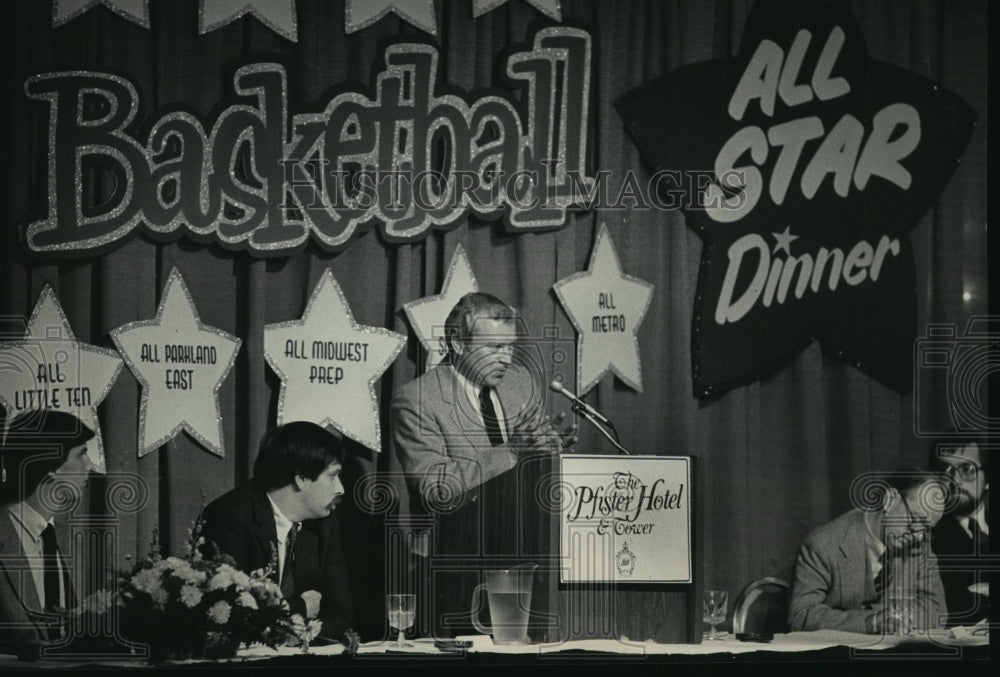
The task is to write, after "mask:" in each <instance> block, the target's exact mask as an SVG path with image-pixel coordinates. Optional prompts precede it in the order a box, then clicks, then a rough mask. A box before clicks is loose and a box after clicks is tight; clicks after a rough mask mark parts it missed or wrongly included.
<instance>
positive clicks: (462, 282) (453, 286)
mask: <svg viewBox="0 0 1000 677" xmlns="http://www.w3.org/2000/svg"><path fill="white" fill-rule="evenodd" d="M475 291H479V285H478V284H477V283H476V275H475V273H473V272H472V264H471V263H469V257H468V255H467V254H466V253H465V249H464V248H463V247H462V245H458V247H456V248H455V253H454V254H453V255H452V257H451V263H450V264H449V265H448V272H447V274H445V277H444V284H442V285H441V293H440V294H435V295H434V296H425V297H424V298H421V299H417V300H416V301H410V302H409V303H404V304H403V310H404V311H406V316H407V317H408V318H409V319H410V325H411V326H412V327H413V331H415V332H416V334H417V338H418V339H420V345H422V346H423V348H424V350H426V351H427V361H426V364H425V365H424V368H425V370H427V369H430V368H431V367H433V366H435V365H436V364H438V363H439V362H441V360H442V359H444V356H445V354H446V351H445V349H444V345H443V339H444V322H445V320H446V319H448V313H449V312H451V309H452V308H454V307H455V304H456V303H458V300H459V299H460V298H462V297H463V296H465V295H466V294H468V293H470V292H475Z"/></svg>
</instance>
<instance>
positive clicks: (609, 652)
mask: <svg viewBox="0 0 1000 677" xmlns="http://www.w3.org/2000/svg"><path fill="white" fill-rule="evenodd" d="M458 639H460V640H467V641H468V642H470V646H468V648H465V649H463V650H461V651H442V650H440V649H438V648H436V647H435V645H434V641H433V640H432V639H414V640H410V641H409V644H410V646H409V647H406V648H397V647H396V646H395V645H394V642H392V641H375V642H367V643H364V644H362V645H361V646H360V647H359V648H358V650H357V651H356V652H353V653H348V652H346V651H345V650H344V647H343V646H341V645H337V644H334V645H329V646H318V647H310V649H309V650H308V652H303V651H302V650H301V649H298V648H291V647H285V648H279V649H271V648H268V647H262V646H260V647H258V646H255V647H249V648H244V649H241V650H240V651H239V653H238V654H237V656H236V657H235V658H231V659H226V660H223V661H212V663H213V664H214V666H215V667H220V668H239V667H241V666H242V667H259V666H261V665H262V663H260V662H264V663H263V665H266V666H267V667H269V668H270V667H279V666H280V667H289V668H294V667H297V666H300V667H318V666H322V665H324V664H330V665H336V666H340V667H348V666H351V665H352V664H356V665H357V666H359V667H360V666H363V665H375V664H389V662H390V661H392V662H393V664H396V665H401V664H406V665H409V664H414V665H419V664H426V665H434V664H442V665H444V664H447V663H454V662H456V661H466V662H468V664H469V665H470V667H474V666H476V665H489V664H492V663H503V664H505V665H526V666H527V665H531V664H539V663H554V662H563V661H565V662H575V661H586V660H590V659H593V658H594V657H602V658H606V659H612V660H614V659H619V660H622V661H629V662H635V661H643V660H646V661H651V662H669V663H683V662H687V663H698V662H709V663H711V662H714V663H718V662H741V661H745V662H778V663H782V662H790V661H799V660H806V661H850V660H856V661H864V660H879V659H883V658H893V659H898V660H906V659H912V660H939V661H945V660H985V659H988V658H989V636H988V634H986V635H983V634H975V635H973V634H965V633H959V635H958V636H955V633H954V632H951V631H947V630H935V631H932V632H931V633H929V634H923V635H914V636H903V637H898V636H877V635H862V634H856V633H850V632H839V631H833V630H820V631H816V632H792V633H787V634H777V635H775V636H774V637H773V639H771V640H770V641H767V642H745V641H740V640H738V639H736V638H734V637H733V636H732V635H731V634H727V635H723V636H722V637H721V639H718V640H714V641H710V640H705V641H703V642H702V643H701V644H658V643H655V642H651V641H645V642H643V641H634V640H630V639H628V638H624V637H623V638H620V639H617V640H614V639H588V640H576V641H569V642H558V643H548V644H529V645H507V646H498V645H496V644H494V643H493V641H492V639H491V638H490V637H489V636H486V635H475V636H467V637H459V638H458ZM206 662H207V661H197V660H190V661H178V662H170V663H169V664H168V666H169V667H172V668H173V667H183V666H185V665H190V666H199V665H200V666H204V665H205V663H206ZM272 662H273V663H272ZM57 665H58V666H59V667H88V666H89V667H94V666H107V667H119V668H130V667H132V668H136V667H148V665H147V663H146V662H145V661H143V660H140V659H138V658H134V659H130V658H128V657H123V658H115V659H108V658H100V659H96V660H88V659H87V658H86V657H78V658H76V659H59V660H55V659H51V658H43V659H42V660H39V661H37V662H24V661H18V660H17V658H16V657H14V656H10V655H4V654H0V670H2V669H7V668H14V667H16V668H21V669H25V668H29V669H30V668H32V667H38V668H46V667H55V666H57Z"/></svg>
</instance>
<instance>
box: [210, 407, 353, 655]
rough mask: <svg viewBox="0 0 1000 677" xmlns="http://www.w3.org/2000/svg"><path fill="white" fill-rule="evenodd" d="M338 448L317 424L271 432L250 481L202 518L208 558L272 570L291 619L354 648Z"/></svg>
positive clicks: (300, 424) (247, 568) (212, 505)
mask: <svg viewBox="0 0 1000 677" xmlns="http://www.w3.org/2000/svg"><path fill="white" fill-rule="evenodd" d="M343 460H344V450H343V447H342V445H341V442H340V440H339V439H338V438H337V437H335V436H334V435H333V434H331V433H330V432H329V431H327V430H325V429H323V428H321V427H320V426H318V425H316V424H314V423H308V422H305V421H296V422H293V423H286V424H285V425H282V426H278V427H277V428H274V429H273V430H271V431H269V432H268V433H267V434H266V435H265V436H264V439H263V440H262V441H261V444H260V451H259V453H258V454H257V459H256V461H255V462H254V468H253V480H252V481H251V482H250V483H249V484H246V485H244V486H241V487H237V488H236V489H233V490H232V491H230V492H229V493H227V494H224V495H222V496H220V497H219V498H217V499H215V500H214V501H212V502H211V503H210V504H208V505H207V506H206V507H205V510H204V512H203V513H202V520H203V526H202V535H203V536H204V538H205V546H204V548H205V552H206V554H207V555H211V554H214V553H215V552H216V549H218V551H221V552H222V553H224V554H226V555H229V556H231V557H232V558H233V559H234V560H236V568H237V569H239V570H241V571H244V572H250V571H254V570H257V569H262V568H265V567H268V566H270V567H272V570H273V574H272V576H273V578H274V580H275V581H276V582H278V583H279V585H280V587H281V591H282V594H284V596H285V598H286V599H287V600H288V603H289V606H290V607H291V610H292V612H293V613H298V614H301V615H302V616H303V617H304V618H306V619H313V618H318V619H319V620H320V621H322V623H323V628H322V630H321V631H320V637H321V638H323V639H326V640H331V641H339V642H342V643H344V644H345V645H347V646H349V647H351V646H354V645H356V643H357V635H356V633H354V631H353V630H352V629H351V627H352V625H353V622H354V619H353V606H352V602H351V587H350V582H349V580H348V573H347V561H346V559H345V557H344V550H343V547H342V545H341V542H340V527H339V524H338V520H337V517H336V515H335V514H334V509H335V506H336V504H337V503H338V502H339V501H340V497H341V496H342V495H343V493H344V486H343V484H341V482H340V470H341V466H342V463H343Z"/></svg>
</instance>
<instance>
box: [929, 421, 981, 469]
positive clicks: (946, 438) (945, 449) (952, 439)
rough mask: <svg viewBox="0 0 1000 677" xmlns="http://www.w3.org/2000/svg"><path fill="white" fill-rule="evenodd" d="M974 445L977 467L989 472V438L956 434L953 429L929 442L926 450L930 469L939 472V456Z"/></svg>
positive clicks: (940, 463) (940, 462)
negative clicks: (976, 451) (976, 452)
mask: <svg viewBox="0 0 1000 677" xmlns="http://www.w3.org/2000/svg"><path fill="white" fill-rule="evenodd" d="M970 444H975V445H976V446H977V447H978V448H979V465H980V466H982V468H983V470H984V471H985V472H986V473H989V471H990V454H989V448H988V447H989V438H988V437H987V436H986V435H984V434H975V433H964V434H963V433H958V432H957V431H955V430H954V429H953V428H952V429H950V430H947V431H945V434H944V435H942V436H941V437H936V438H934V439H932V440H931V442H930V449H928V454H929V457H930V458H929V462H930V466H929V467H930V468H931V469H932V470H941V469H942V468H941V465H942V461H941V454H953V453H955V452H956V451H957V450H958V449H960V448H961V447H967V446H969V445H970Z"/></svg>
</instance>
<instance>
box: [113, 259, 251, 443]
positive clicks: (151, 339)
mask: <svg viewBox="0 0 1000 677" xmlns="http://www.w3.org/2000/svg"><path fill="white" fill-rule="evenodd" d="M111 338H112V340H114V342H115V345H116V346H117V347H118V351H119V352H120V353H121V354H122V357H123V358H124V359H125V363H126V364H127V365H128V368H129V369H130V370H131V371H132V373H133V374H134V375H135V378H136V380H137V381H139V383H140V384H141V385H142V402H141V404H140V406H139V457H140V458H141V457H142V456H145V455H146V454H148V453H149V452H151V451H153V450H154V449H156V448H157V447H159V446H162V445H163V444H165V443H166V442H167V441H168V440H170V439H172V438H173V437H174V436H175V435H177V434H178V433H179V432H180V431H181V430H186V431H187V432H188V434H189V435H191V437H192V438H194V439H195V440H197V441H198V442H199V443H200V444H201V445H202V446H204V447H205V448H206V449H208V450H209V451H211V452H212V453H213V454H215V455H217V456H224V455H225V445H224V444H223V441H222V412H221V410H220V409H219V388H221V387H222V381H223V380H225V378H226V375H227V374H228V373H229V370H230V369H231V368H232V366H233V362H234V361H235V360H236V354H237V353H238V352H239V349H240V345H241V343H242V342H241V341H240V339H238V338H236V337H235V336H231V335H230V334H227V333H226V332H224V331H222V330H220V329H216V328H215V327H209V326H206V325H204V324H202V323H201V320H200V319H199V317H198V312H197V310H196V309H195V306H194V301H193V300H192V299H191V293H190V292H189V291H188V288H187V285H186V284H184V278H182V277H181V274H180V273H179V272H178V271H177V269H176V268H174V269H173V270H171V271H170V277H169V278H167V283H166V284H165V285H164V287H163V296H162V298H161V300H160V306H159V308H158V309H157V311H156V317H155V318H154V319H152V320H144V321H141V322H130V323H129V324H126V325H123V326H121V327H118V328H117V329H115V330H114V331H112V332H111Z"/></svg>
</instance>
